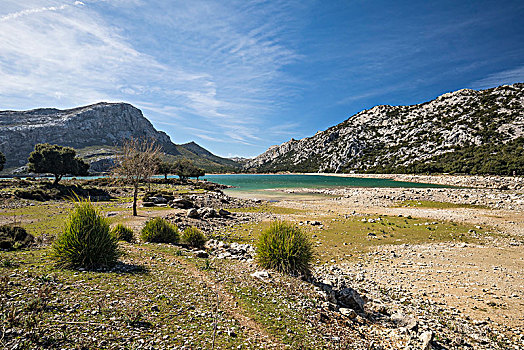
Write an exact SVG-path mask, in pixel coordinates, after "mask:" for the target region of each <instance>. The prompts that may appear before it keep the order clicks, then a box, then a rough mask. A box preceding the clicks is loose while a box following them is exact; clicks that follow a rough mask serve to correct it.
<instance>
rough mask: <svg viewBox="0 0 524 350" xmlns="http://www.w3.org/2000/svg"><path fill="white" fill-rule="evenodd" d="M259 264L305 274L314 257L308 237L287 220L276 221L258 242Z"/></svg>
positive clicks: (291, 272) (278, 269)
mask: <svg viewBox="0 0 524 350" xmlns="http://www.w3.org/2000/svg"><path fill="white" fill-rule="evenodd" d="M256 259H257V262H258V264H259V265H260V266H261V267H263V268H268V269H274V270H277V271H280V272H284V273H289V274H305V273H308V272H309V267H310V264H311V261H312V259H313V248H312V245H311V242H310V241H309V239H308V237H307V236H306V235H305V234H304V233H303V232H302V231H301V230H300V229H299V228H298V227H297V226H294V225H292V224H289V223H287V222H282V221H276V222H273V223H271V225H270V226H269V228H268V229H267V230H265V231H264V232H262V234H261V235H260V237H259V240H258V243H257V256H256Z"/></svg>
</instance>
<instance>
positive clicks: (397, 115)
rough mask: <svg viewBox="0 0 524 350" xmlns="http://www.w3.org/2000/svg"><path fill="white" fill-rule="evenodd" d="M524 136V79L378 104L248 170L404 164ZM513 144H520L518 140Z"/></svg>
mask: <svg viewBox="0 0 524 350" xmlns="http://www.w3.org/2000/svg"><path fill="white" fill-rule="evenodd" d="M522 136H524V84H522V83H518V84H513V85H510V86H507V85H506V86H500V87H497V88H492V89H487V90H481V91H475V90H469V89H463V90H459V91H455V92H451V93H447V94H444V95H442V96H440V97H438V98H436V99H434V100H432V101H429V102H426V103H422V104H417V105H412V106H386V105H382V106H376V107H373V108H371V109H369V110H365V111H362V112H360V113H357V114H355V115H354V116H352V117H350V118H348V119H347V120H345V121H344V122H342V123H340V124H338V125H336V126H333V127H331V128H329V129H327V130H325V131H321V132H318V133H317V134H315V135H314V136H312V137H308V138H304V139H301V140H294V139H291V140H290V141H288V142H286V143H283V144H282V145H279V146H272V147H270V148H269V149H268V150H267V151H266V152H264V153H263V154H261V155H259V156H258V157H256V158H254V159H252V160H250V161H249V162H247V164H246V165H245V169H246V170H249V171H259V172H267V171H270V172H274V171H307V172H317V171H326V172H330V171H331V172H350V171H380V170H384V169H386V170H390V171H396V170H402V169H404V170H405V169H407V168H409V166H410V165H414V164H417V163H425V162H427V161H429V160H430V159H432V158H434V159H436V158H435V157H439V156H440V155H443V154H445V153H451V152H455V151H457V150H459V149H464V147H466V148H467V147H473V148H475V147H481V146H483V145H484V146H485V145H497V144H505V143H507V142H509V141H515V142H517V141H516V140H518V139H519V137H522ZM511 149H518V147H516V148H515V147H513V148H511Z"/></svg>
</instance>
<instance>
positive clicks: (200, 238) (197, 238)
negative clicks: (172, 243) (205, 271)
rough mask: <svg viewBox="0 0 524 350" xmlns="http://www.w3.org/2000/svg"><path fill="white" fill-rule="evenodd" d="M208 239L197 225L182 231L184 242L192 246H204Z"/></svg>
mask: <svg viewBox="0 0 524 350" xmlns="http://www.w3.org/2000/svg"><path fill="white" fill-rule="evenodd" d="M206 241H207V237H206V236H205V235H204V234H203V233H202V231H200V230H199V229H198V228H196V227H193V226H191V227H186V229H185V230H184V232H183V233H182V242H184V243H186V244H188V245H190V246H191V247H196V248H202V247H203V246H204V244H205V243H206Z"/></svg>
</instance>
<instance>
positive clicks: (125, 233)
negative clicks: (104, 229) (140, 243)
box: [111, 224, 134, 243]
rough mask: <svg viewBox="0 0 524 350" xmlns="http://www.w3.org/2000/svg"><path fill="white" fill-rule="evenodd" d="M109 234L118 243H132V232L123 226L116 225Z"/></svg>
mask: <svg viewBox="0 0 524 350" xmlns="http://www.w3.org/2000/svg"><path fill="white" fill-rule="evenodd" d="M111 234H112V235H113V236H115V237H116V239H118V240H119V241H125V242H128V243H131V242H133V241H134V237H133V230H132V229H130V228H129V227H127V226H124V225H123V224H118V225H116V226H115V227H113V228H112V229H111Z"/></svg>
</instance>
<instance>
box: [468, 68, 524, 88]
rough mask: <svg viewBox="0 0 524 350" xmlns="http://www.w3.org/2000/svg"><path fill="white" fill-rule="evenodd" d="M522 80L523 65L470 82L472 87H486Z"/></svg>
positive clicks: (523, 78) (523, 76)
mask: <svg viewBox="0 0 524 350" xmlns="http://www.w3.org/2000/svg"><path fill="white" fill-rule="evenodd" d="M522 82H524V66H521V67H518V68H515V69H508V70H504V71H502V72H497V73H493V74H490V75H488V76H487V77H485V78H483V79H480V80H477V81H474V82H473V83H471V87H472V88H473V89H486V88H491V87H495V86H499V85H504V84H513V83H522Z"/></svg>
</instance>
